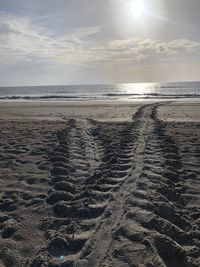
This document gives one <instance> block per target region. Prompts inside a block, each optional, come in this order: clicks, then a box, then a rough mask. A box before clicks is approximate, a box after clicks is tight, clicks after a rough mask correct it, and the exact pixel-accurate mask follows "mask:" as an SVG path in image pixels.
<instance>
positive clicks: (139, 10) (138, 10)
mask: <svg viewBox="0 0 200 267" xmlns="http://www.w3.org/2000/svg"><path fill="white" fill-rule="evenodd" d="M132 9H133V15H134V17H140V16H141V15H142V14H143V13H144V2H143V1H142V0H134V2H133V6H132Z"/></svg>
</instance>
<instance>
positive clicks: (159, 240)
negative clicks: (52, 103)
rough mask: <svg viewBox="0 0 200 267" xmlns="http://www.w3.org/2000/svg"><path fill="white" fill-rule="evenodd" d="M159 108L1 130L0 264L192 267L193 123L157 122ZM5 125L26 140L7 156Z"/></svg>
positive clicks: (196, 205)
mask: <svg viewBox="0 0 200 267" xmlns="http://www.w3.org/2000/svg"><path fill="white" fill-rule="evenodd" d="M159 106H160V104H149V105H142V106H140V107H138V110H137V112H136V113H134V114H133V117H132V121H126V122H114V121H113V122H100V121H96V120H92V119H84V118H82V119H69V120H66V121H63V122H43V123H42V122H40V123H39V124H38V125H35V128H34V127H33V126H31V125H32V124H31V123H29V124H28V122H24V126H22V125H21V126H19V123H18V124H17V126H16V125H15V124H14V123H13V124H12V122H10V124H6V125H7V126H5V127H3V130H1V136H3V135H2V133H4V134H6V133H7V134H10V135H11V136H10V138H8V136H7V137H6V138H5V139H3V138H2V139H1V154H0V157H1V171H2V173H1V180H2V181H4V183H5V186H3V188H2V189H1V195H0V196H1V203H0V209H1V216H0V226H1V228H0V229H1V234H2V238H1V239H0V245H1V250H0V251H1V252H0V265H2V266H33V267H38V266H52V267H55V266H134V267H135V266H138V267H157V266H159V267H160V266H161V267H190V266H195V267H197V266H200V256H199V255H200V240H199V239H200V235H199V233H200V231H199V228H200V221H199V218H200V199H199V193H200V192H199V190H198V185H199V181H198V178H199V175H200V169H199V153H200V150H199V149H200V142H199V141H200V131H199V129H200V123H198V122H179V123H176V122H163V121H161V120H160V119H159V116H158V114H157V113H158V108H159ZM13 125H14V126H13ZM28 126H29V127H28ZM11 127H15V133H17V132H18V133H19V135H18V137H19V136H20V133H22V131H23V136H24V135H25V136H26V138H27V139H28V140H24V141H21V140H18V143H17V144H15V145H14V147H15V148H14V149H12V147H13V144H12V142H13V141H12V138H13V136H12V134H11V130H10V129H11ZM23 127H24V128H23ZM31 127H32V131H31V132H29V133H26V134H25V132H26V131H28V130H27V129H29V130H30V129H31ZM5 128H6V129H7V130H6V129H5ZM41 129H43V130H41ZM15 140H16V136H15ZM31 140H32V141H31ZM35 140H38V143H37V142H35ZM8 143H9V144H8ZM19 152H20V153H19ZM9 160H10V165H9V163H8V162H9ZM13 160H14V161H15V165H13ZM16 162H17V163H16ZM28 162H29V163H28ZM9 177H10V178H9ZM5 179H7V181H5ZM9 179H10V180H9ZM9 181H10V182H9ZM16 188H17V189H16ZM17 201H18V202H17ZM26 228H27V229H29V231H27V230H24V229H26ZM31 231H33V232H34V235H33V234H31ZM28 235H30V243H31V244H32V246H33V247H30V246H27V245H26V244H27V238H28ZM34 236H35V238H34ZM25 242H26V243H25ZM26 246H27V247H26ZM25 251H26V253H25Z"/></svg>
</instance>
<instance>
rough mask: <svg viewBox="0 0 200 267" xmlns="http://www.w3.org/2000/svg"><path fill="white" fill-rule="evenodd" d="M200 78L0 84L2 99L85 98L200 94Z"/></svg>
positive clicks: (103, 98)
mask: <svg viewBox="0 0 200 267" xmlns="http://www.w3.org/2000/svg"><path fill="white" fill-rule="evenodd" d="M199 97H200V82H175V83H171V82H170V83H129V84H110V85H106V84H105V85H58V86H23V87H0V100H15V101H19V100H27V101H28V100H31V101H33V100H34V101H64V100H67V101H75V100H76V101H84V100H131V99H148V98H153V99H171V98H199Z"/></svg>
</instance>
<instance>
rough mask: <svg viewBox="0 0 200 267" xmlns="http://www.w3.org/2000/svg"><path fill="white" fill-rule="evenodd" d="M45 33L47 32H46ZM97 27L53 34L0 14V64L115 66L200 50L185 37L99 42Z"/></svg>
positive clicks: (22, 18)
mask: <svg viewBox="0 0 200 267" xmlns="http://www.w3.org/2000/svg"><path fill="white" fill-rule="evenodd" d="M47 33H48V34H47ZM99 33H101V28H100V27H87V28H79V29H75V30H74V31H73V32H69V33H68V34H65V35H62V36H56V35H55V34H54V33H53V32H52V33H51V34H50V33H49V30H47V29H45V28H44V27H41V26H38V25H35V24H32V23H31V21H30V20H29V19H28V18H26V17H19V16H16V15H10V14H5V13H0V62H1V64H16V63H17V62H18V63H19V64H25V63H26V64H28V63H29V64H34V63H35V64H37V66H38V64H43V65H45V64H46V65H47V64H57V65H59V64H60V65H68V66H70V65H71V66H73V65H86V66H87V65H90V63H93V64H94V66H99V65H104V66H105V65H108V66H109V65H110V66H111V65H115V64H116V63H119V64H133V63H134V62H137V63H138V62H142V61H144V60H148V59H153V58H157V59H159V60H161V61H162V60H164V59H168V58H170V57H171V58H175V56H176V55H182V54H184V55H185V54H188V53H190V52H193V51H198V50H200V43H198V42H194V41H191V40H187V39H177V40H171V41H160V40H153V39H142V38H128V39H123V40H111V41H108V40H107V41H104V43H103V44H101V45H99V44H98V42H97V41H95V40H96V39H95V35H98V34H99Z"/></svg>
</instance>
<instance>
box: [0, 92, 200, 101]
mask: <svg viewBox="0 0 200 267" xmlns="http://www.w3.org/2000/svg"><path fill="white" fill-rule="evenodd" d="M120 98H122V99H124V98H127V99H150V98H154V99H155V98H156V99H162V98H167V99H171V98H200V94H180V95H177V94H160V93H159V94H158V93H149V94H122V93H108V94H102V95H98V96H88V95H87V96H86V95H80V96H77V95H76V96H69V95H68V96H67V95H40V96H17V95H12V96H0V100H30V101H33V100H35V101H36V100H37V101H40V100H46V101H48V100H58V101H62V100H63V101H64V100H69V101H84V100H85V101H87V100H106V99H107V100H115V99H116V100H117V99H120Z"/></svg>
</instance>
